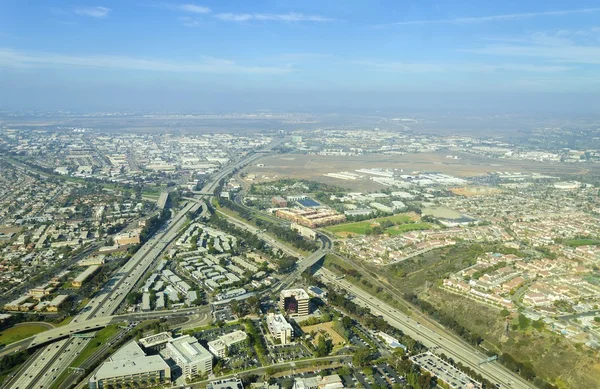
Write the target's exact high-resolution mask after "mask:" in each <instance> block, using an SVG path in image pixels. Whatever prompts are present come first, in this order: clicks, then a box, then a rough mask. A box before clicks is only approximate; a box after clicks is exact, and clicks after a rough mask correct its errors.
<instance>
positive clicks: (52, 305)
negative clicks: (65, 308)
mask: <svg viewBox="0 0 600 389" xmlns="http://www.w3.org/2000/svg"><path fill="white" fill-rule="evenodd" d="M68 298H69V295H68V294H59V295H58V296H56V297H54V298H53V299H52V300H51V301H50V302H49V303H48V307H47V310H48V312H58V309H59V308H60V306H61V305H62V304H63V303H64V302H65V301H67V299H68Z"/></svg>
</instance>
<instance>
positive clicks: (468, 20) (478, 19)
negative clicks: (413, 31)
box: [375, 8, 600, 28]
mask: <svg viewBox="0 0 600 389" xmlns="http://www.w3.org/2000/svg"><path fill="white" fill-rule="evenodd" d="M593 12H600V8H580V9H571V10H562V11H540V12H525V13H514V14H500V15H490V16H471V17H459V18H450V19H424V20H407V21H401V22H395V23H387V24H379V25H376V26H375V27H380V28H381V27H391V26H408V25H425V24H473V23H487V22H499V21H509V20H518V19H527V18H536V17H540V16H565V15H573V14H583V13H593Z"/></svg>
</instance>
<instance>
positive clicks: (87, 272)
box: [73, 265, 100, 282]
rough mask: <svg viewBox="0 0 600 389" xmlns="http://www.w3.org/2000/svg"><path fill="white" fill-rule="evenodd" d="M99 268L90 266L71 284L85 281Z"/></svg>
mask: <svg viewBox="0 0 600 389" xmlns="http://www.w3.org/2000/svg"><path fill="white" fill-rule="evenodd" d="M99 267H100V266H98V265H92V266H90V267H88V268H87V269H85V270H84V271H83V272H82V273H81V274H79V275H78V276H77V277H75V279H74V280H73V282H83V281H85V280H86V279H87V278H88V277H89V276H90V275H92V274H93V273H94V272H95V271H96V270H98V268H99Z"/></svg>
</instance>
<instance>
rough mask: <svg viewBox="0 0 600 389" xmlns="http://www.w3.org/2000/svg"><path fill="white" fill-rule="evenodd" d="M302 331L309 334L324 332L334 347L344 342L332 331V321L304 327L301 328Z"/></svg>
mask: <svg viewBox="0 0 600 389" xmlns="http://www.w3.org/2000/svg"><path fill="white" fill-rule="evenodd" d="M302 331H304V333H310V332H312V331H316V332H326V333H327V334H328V335H329V337H330V338H331V341H332V342H333V344H334V345H337V344H341V343H344V342H345V341H346V340H345V339H344V338H343V337H342V336H341V335H340V334H338V333H337V332H335V330H334V329H333V322H332V321H330V322H327V323H321V324H315V325H312V326H305V327H302ZM315 339H316V338H315Z"/></svg>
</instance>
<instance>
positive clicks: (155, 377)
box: [88, 341, 171, 389]
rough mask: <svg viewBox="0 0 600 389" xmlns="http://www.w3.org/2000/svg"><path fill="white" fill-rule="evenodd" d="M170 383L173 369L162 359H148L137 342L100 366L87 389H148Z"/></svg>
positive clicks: (122, 349) (149, 357)
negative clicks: (133, 388)
mask: <svg viewBox="0 0 600 389" xmlns="http://www.w3.org/2000/svg"><path fill="white" fill-rule="evenodd" d="M170 382H171V368H170V367H169V365H168V364H167V363H166V362H165V361H164V360H163V359H162V358H161V357H160V355H151V356H147V355H146V354H145V353H144V351H143V350H142V349H141V348H140V346H138V344H137V343H136V342H135V341H131V342H129V343H127V344H126V345H125V346H123V347H122V348H121V349H119V351H117V352H116V353H114V354H113V355H112V356H111V357H110V358H109V360H108V361H107V362H104V363H103V364H102V365H101V366H100V368H99V369H98V370H97V371H96V373H95V374H94V375H93V376H92V377H91V378H90V380H89V381H88V387H89V389H108V388H117V387H121V388H122V387H147V386H156V385H157V384H168V383H170Z"/></svg>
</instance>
